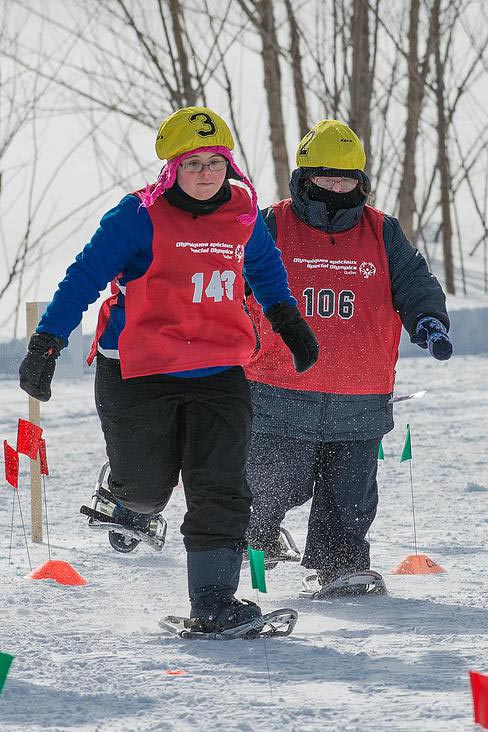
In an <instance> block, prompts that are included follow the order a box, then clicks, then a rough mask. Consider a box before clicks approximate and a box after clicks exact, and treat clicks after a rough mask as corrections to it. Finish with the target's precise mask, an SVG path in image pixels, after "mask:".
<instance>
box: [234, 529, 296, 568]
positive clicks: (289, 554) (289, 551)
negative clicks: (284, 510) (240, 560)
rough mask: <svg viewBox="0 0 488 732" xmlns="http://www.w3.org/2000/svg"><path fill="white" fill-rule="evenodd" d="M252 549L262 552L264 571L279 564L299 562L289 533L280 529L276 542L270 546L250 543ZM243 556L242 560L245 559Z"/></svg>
mask: <svg viewBox="0 0 488 732" xmlns="http://www.w3.org/2000/svg"><path fill="white" fill-rule="evenodd" d="M251 546H252V548H253V549H258V550H261V551H264V566H265V568H266V569H274V568H275V567H276V565H277V564H278V563H279V562H299V561H300V560H301V558H302V557H301V554H300V551H299V549H298V547H297V545H296V544H295V542H294V541H293V537H292V535H291V534H290V532H289V531H288V530H287V529H285V528H283V526H281V527H280V533H279V536H278V538H277V540H276V541H274V542H272V543H271V544H269V543H268V544H267V543H262V544H260V543H259V542H255V543H254V542H252V543H251ZM246 558H247V557H246V555H244V559H246Z"/></svg>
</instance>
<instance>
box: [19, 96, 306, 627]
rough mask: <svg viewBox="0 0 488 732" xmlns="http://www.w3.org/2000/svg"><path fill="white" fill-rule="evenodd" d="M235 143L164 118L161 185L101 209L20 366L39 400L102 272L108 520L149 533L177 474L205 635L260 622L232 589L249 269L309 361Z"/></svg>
mask: <svg viewBox="0 0 488 732" xmlns="http://www.w3.org/2000/svg"><path fill="white" fill-rule="evenodd" d="M233 146H234V143H233V139H232V135H231V132H230V130H229V128H228V126H227V124H226V123H225V122H224V120H223V119H222V118H221V117H220V116H219V115H217V114H216V113H215V112H213V111H212V110H210V109H208V108H206V107H187V108H184V109H180V110H178V111H177V112H175V113H174V114H172V115H171V116H169V117H168V118H167V119H165V120H164V121H163V123H162V124H161V127H160V129H159V132H158V136H157V140H156V152H157V155H158V157H159V158H161V159H164V160H166V161H167V162H166V163H165V165H164V167H163V169H162V171H161V173H160V175H159V177H158V180H157V182H156V184H155V185H153V186H147V188H146V189H144V190H139V191H136V192H135V193H131V194H129V195H127V196H126V197H125V198H123V199H122V201H121V202H120V203H119V204H118V206H116V207H115V208H114V209H112V210H111V211H109V212H108V213H107V214H105V216H104V217H103V218H102V220H101V223H100V228H99V229H98V230H97V231H96V232H95V234H94V236H93V237H92V240H91V241H90V243H89V244H87V246H86V247H85V248H84V250H83V251H82V252H81V254H79V255H78V257H77V258H76V261H75V262H74V263H73V264H72V265H71V266H70V267H69V269H68V271H67V273H66V277H65V279H64V280H63V281H62V282H61V283H60V285H59V289H58V290H57V292H56V293H55V295H54V298H53V301H52V303H51V304H50V306H49V307H48V309H47V311H46V313H45V315H44V316H43V317H42V319H41V321H40V323H39V325H38V328H37V332H36V333H35V334H34V335H33V336H32V338H31V340H30V343H29V352H28V354H27V356H26V358H25V359H24V361H23V362H22V365H21V367H20V383H21V386H22V388H23V389H25V390H26V391H27V392H28V393H29V394H31V395H32V396H34V397H36V398H37V399H40V400H43V401H46V400H47V399H49V398H50V396H51V389H50V384H51V379H52V377H53V373H54V367H55V360H56V358H57V356H58V355H59V352H60V350H61V349H62V348H63V347H64V346H65V345H66V344H67V342H68V338H69V335H70V333H71V332H72V330H73V329H74V328H75V327H76V326H77V325H78V323H79V322H80V320H81V317H82V313H83V311H84V310H86V308H87V307H88V304H89V303H91V302H94V301H95V300H96V299H97V298H98V296H99V293H100V291H102V290H103V289H104V288H105V287H106V285H107V283H108V282H112V295H111V297H109V298H108V300H106V301H105V302H104V303H103V305H102V307H101V310H100V315H99V321H98V327H97V332H96V337H95V340H94V343H93V347H92V350H91V353H90V356H89V359H88V360H89V362H91V361H92V360H94V359H96V378H95V396H96V405H97V410H98V414H99V417H100V420H101V425H102V429H103V433H104V437H105V442H106V448H107V454H108V458H109V463H110V475H109V478H108V485H107V489H105V493H104V494H103V495H104V500H105V499H106V500H107V501H108V502H109V504H110V500H109V499H110V498H111V499H112V504H110V505H113V506H114V508H113V515H112V516H111V518H113V520H114V521H117V522H119V523H120V524H123V525H124V526H126V527H131V528H132V529H134V530H138V531H141V530H144V528H146V529H147V530H149V528H150V526H151V525H152V522H153V520H154V517H155V516H157V515H158V514H159V513H160V512H161V511H162V510H163V509H164V507H165V506H166V504H167V502H168V500H169V498H170V496H171V492H172V490H173V488H174V487H175V486H176V485H177V483H178V479H179V475H180V472H181V475H182V481H183V485H184V488H185V494H186V499H187V507H188V510H187V513H186V515H185V518H184V521H183V525H182V528H181V531H182V533H183V536H184V543H185V547H186V550H187V568H188V584H189V594H190V601H191V618H192V619H193V620H192V628H193V630H195V631H197V632H199V631H202V632H210V633H212V632H217V633H218V632H221V631H223V630H229V629H232V628H234V627H238V626H242V625H246V623H248V624H249V627H250V629H252V631H253V632H256V631H259V627H260V624H261V625H262V624H263V623H262V616H261V611H260V609H259V607H257V606H256V605H255V604H253V603H250V604H249V603H247V604H245V603H242V602H240V601H238V600H236V599H235V598H234V593H235V591H236V590H237V585H238V581H239V573H240V566H241V560H242V550H243V547H245V546H246V541H245V531H246V528H247V524H248V521H249V515H250V505H251V493H250V491H249V488H248V485H247V481H246V476H245V466H246V459H247V452H248V442H249V435H250V428H251V400H250V393H249V386H248V384H247V381H246V378H245V375H244V371H243V366H244V365H245V364H246V363H247V362H248V361H249V359H250V357H251V355H252V353H253V351H254V348H255V335H254V330H253V326H252V323H251V321H250V319H249V317H248V315H247V313H246V312H245V310H244V308H243V299H244V276H245V277H246V279H247V281H249V282H250V283H251V286H252V287H253V290H254V293H255V295H256V299H257V301H258V302H259V303H260V306H261V307H263V308H264V310H265V311H266V313H267V314H268V315H267V317H269V318H270V323H271V325H272V327H273V328H274V330H275V331H276V332H278V333H280V336H281V337H282V338H283V340H284V342H286V344H287V348H288V349H289V350H287V351H286V358H287V359H289V360H291V361H292V363H293V364H294V368H295V369H297V371H300V372H305V371H306V370H307V369H309V368H310V367H311V366H312V365H313V364H314V363H315V361H316V359H317V353H318V347H317V341H316V339H315V338H314V336H313V333H312V331H311V329H310V327H309V325H308V324H307V323H306V322H305V321H304V320H303V319H302V317H301V316H300V313H299V311H298V309H297V307H296V300H295V299H294V298H293V297H292V296H291V294H290V290H289V288H288V283H287V276H286V271H285V269H284V267H283V263H282V261H281V257H280V253H279V251H278V250H277V248H276V246H275V243H274V241H273V239H272V238H271V236H270V235H269V232H268V230H267V228H266V226H265V224H264V221H263V218H262V215H261V213H260V212H259V211H258V209H257V203H256V194H255V191H254V188H253V187H252V184H251V183H250V181H249V180H248V179H247V177H246V176H245V175H244V173H243V172H242V171H241V170H240V169H239V167H238V166H237V164H236V162H235V160H234V158H233V156H232V153H231V150H232V148H233ZM231 177H232V178H237V179H239V180H240V181H242V183H243V184H244V186H242V185H235V184H231V182H230V178H231ZM246 187H247V190H246ZM289 351H291V355H292V358H290V352H289ZM100 495H101V494H100ZM107 495H108V498H107ZM102 502H103V501H102ZM104 505H105V507H106V505H107V504H104ZM121 538H122V540H123V538H124V535H121ZM112 545H113V544H112ZM115 548H117V547H115ZM119 550H120V551H123V550H124V547H123V546H122V545H121V546H120V547H119Z"/></svg>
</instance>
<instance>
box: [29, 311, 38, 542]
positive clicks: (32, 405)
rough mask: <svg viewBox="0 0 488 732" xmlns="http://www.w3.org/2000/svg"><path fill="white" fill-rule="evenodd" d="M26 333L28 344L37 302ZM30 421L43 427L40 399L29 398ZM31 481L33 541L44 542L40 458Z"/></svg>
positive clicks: (32, 466)
mask: <svg viewBox="0 0 488 732" xmlns="http://www.w3.org/2000/svg"><path fill="white" fill-rule="evenodd" d="M25 309H26V332H27V342H29V339H30V337H31V335H32V334H33V332H34V331H35V329H36V327H37V324H38V322H39V308H38V305H37V303H36V302H26V304H25ZM29 421H30V422H32V423H33V424H36V425H37V426H38V427H40V426H41V403H40V401H39V400H38V399H34V398H33V397H31V396H30V397H29ZM30 479H31V539H32V541H33V542H36V543H41V542H42V482H41V467H40V464H39V458H37V459H36V460H31V461H30Z"/></svg>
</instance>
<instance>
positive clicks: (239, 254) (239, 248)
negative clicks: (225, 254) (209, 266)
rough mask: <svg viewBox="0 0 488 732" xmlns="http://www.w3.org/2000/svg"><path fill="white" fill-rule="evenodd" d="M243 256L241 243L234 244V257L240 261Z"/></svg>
mask: <svg viewBox="0 0 488 732" xmlns="http://www.w3.org/2000/svg"><path fill="white" fill-rule="evenodd" d="M243 256H244V247H243V246H242V244H238V245H237V246H236V251H235V257H236V259H237V261H238V262H240V261H241V259H242V258H243Z"/></svg>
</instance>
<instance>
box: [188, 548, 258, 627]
mask: <svg viewBox="0 0 488 732" xmlns="http://www.w3.org/2000/svg"><path fill="white" fill-rule="evenodd" d="M241 562H242V549H240V548H239V549H231V548H230V547H223V548H222V549H210V550H207V551H202V552H188V554H187V563H188V591H189V595H190V602H191V619H192V621H193V622H192V627H193V629H194V630H197V631H200V632H203V633H220V632H222V631H224V630H228V629H229V628H238V627H239V626H241V625H242V626H244V625H249V626H250V631H251V630H254V631H255V632H256V633H257V632H259V629H260V628H262V627H263V625H264V621H263V616H262V613H261V609H260V608H259V607H258V605H256V604H255V603H254V602H249V601H247V600H246V601H244V602H241V601H240V600H237V599H236V598H235V597H234V593H235V592H236V591H237V587H238V584H239V575H240V570H241Z"/></svg>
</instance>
